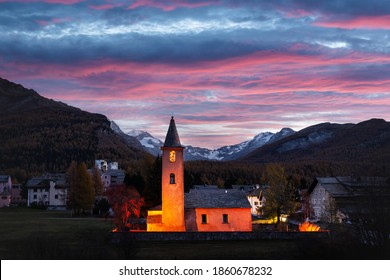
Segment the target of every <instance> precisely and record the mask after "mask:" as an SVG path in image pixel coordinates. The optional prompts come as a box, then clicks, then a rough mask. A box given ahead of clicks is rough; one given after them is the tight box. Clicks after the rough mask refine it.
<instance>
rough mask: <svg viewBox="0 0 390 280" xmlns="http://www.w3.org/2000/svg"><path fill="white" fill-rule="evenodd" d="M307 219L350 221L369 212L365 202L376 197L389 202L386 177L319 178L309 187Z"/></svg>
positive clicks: (336, 221)
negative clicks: (308, 215) (308, 217)
mask: <svg viewBox="0 0 390 280" xmlns="http://www.w3.org/2000/svg"><path fill="white" fill-rule="evenodd" d="M308 194H309V197H308V199H309V207H310V218H311V219H313V220H318V221H322V222H328V223H349V222H353V220H354V219H355V218H356V217H357V216H359V215H361V214H362V213H368V212H369V211H370V209H367V207H368V205H367V202H368V201H369V200H370V199H372V198H375V197H376V196H377V197H379V196H380V197H381V198H385V199H388V200H389V201H390V180H389V178H387V177H357V178H354V177H325V178H324V177H322V178H321V177H318V178H316V180H315V181H314V183H313V184H312V186H311V187H310V188H309V190H308Z"/></svg>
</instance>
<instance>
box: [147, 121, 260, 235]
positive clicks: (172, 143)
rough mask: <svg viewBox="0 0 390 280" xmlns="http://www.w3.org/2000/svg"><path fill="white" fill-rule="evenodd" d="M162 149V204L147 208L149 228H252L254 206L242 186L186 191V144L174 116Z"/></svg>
mask: <svg viewBox="0 0 390 280" xmlns="http://www.w3.org/2000/svg"><path fill="white" fill-rule="evenodd" d="M161 150H162V182H161V188H162V204H161V205H158V206H156V207H154V208H152V209H149V210H148V217H147V231H150V232H185V231H187V232H190V231H192V232H193V231H206V232H207V231H208V232H216V231H252V216H251V206H250V204H249V201H248V200H247V198H246V195H245V193H243V192H241V191H240V190H233V189H229V190H225V189H223V190H222V189H192V190H190V192H189V193H184V147H183V146H182V145H181V143H180V139H179V134H178V132H177V129H176V124H175V120H174V118H173V117H172V118H171V121H170V124H169V128H168V132H167V135H166V138H165V142H164V145H163V147H162V148H161Z"/></svg>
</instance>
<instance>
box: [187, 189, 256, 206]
mask: <svg viewBox="0 0 390 280" xmlns="http://www.w3.org/2000/svg"><path fill="white" fill-rule="evenodd" d="M184 208H186V209H193V208H251V206H250V204H249V201H248V199H247V198H246V195H245V193H244V192H242V191H240V190H234V189H208V190H204V189H191V190H190V192H189V193H186V194H184Z"/></svg>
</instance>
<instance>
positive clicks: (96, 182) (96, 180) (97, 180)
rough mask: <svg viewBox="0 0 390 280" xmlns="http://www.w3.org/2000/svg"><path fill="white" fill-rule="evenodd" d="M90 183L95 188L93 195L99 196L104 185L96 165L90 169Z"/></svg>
mask: <svg viewBox="0 0 390 280" xmlns="http://www.w3.org/2000/svg"><path fill="white" fill-rule="evenodd" d="M92 185H93V189H94V190H95V196H101V195H102V194H103V192H104V185H103V182H102V178H101V177H100V172H99V169H97V167H96V166H94V167H93V169H92Z"/></svg>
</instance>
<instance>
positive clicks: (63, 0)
mask: <svg viewBox="0 0 390 280" xmlns="http://www.w3.org/2000/svg"><path fill="white" fill-rule="evenodd" d="M84 1H85V0H12V1H10V0H0V3H1V2H19V3H34V2H44V3H51V4H64V5H73V4H76V3H80V2H84Z"/></svg>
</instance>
